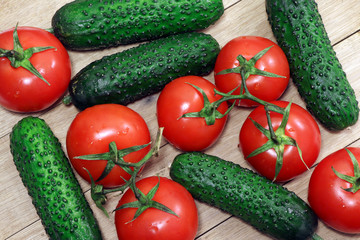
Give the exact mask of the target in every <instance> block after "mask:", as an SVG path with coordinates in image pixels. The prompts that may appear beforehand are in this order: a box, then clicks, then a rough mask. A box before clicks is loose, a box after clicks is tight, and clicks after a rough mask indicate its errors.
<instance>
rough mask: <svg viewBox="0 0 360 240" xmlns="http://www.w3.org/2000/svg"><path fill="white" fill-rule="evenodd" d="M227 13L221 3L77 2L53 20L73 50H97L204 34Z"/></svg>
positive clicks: (195, 0)
mask: <svg viewBox="0 0 360 240" xmlns="http://www.w3.org/2000/svg"><path fill="white" fill-rule="evenodd" d="M223 13H224V6H223V2H222V0H166V1H165V0H117V1H115V0H106V1H101V0H77V1H73V2H70V3H68V4H66V5H64V6H63V7H61V8H60V9H59V10H58V11H57V12H56V13H55V15H54V16H53V19H52V27H53V30H54V34H55V36H56V37H58V38H59V40H60V41H61V42H62V43H63V44H64V46H65V47H66V48H68V49H71V50H96V49H102V48H108V47H114V46H118V45H123V44H130V43H136V42H142V41H149V40H154V39H158V38H162V37H166V36H169V35H173V34H178V33H183V32H190V31H196V30H202V29H205V28H207V27H209V26H210V25H211V24H213V23H215V21H217V20H218V19H219V18H220V17H221V16H222V14H223Z"/></svg>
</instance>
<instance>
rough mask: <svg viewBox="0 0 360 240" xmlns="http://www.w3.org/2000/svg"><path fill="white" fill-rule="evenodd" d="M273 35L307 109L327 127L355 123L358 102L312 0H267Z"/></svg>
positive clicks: (338, 126)
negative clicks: (287, 61) (285, 58)
mask: <svg viewBox="0 0 360 240" xmlns="http://www.w3.org/2000/svg"><path fill="white" fill-rule="evenodd" d="M266 11H267V14H268V20H269V22H270V25H271V28H272V31H273V33H274V35H275V38H276V40H277V42H278V44H279V45H280V47H281V48H282V49H283V50H284V52H285V54H286V56H287V58H288V60H289V64H290V70H291V77H292V79H293V81H294V83H295V85H296V86H297V89H298V91H299V94H300V96H301V97H302V98H303V99H304V101H305V103H306V106H307V109H308V110H309V112H311V113H312V114H313V115H314V116H315V117H316V118H317V119H318V120H319V122H321V123H322V124H323V125H324V127H325V128H327V129H329V130H342V129H344V128H346V127H349V126H351V125H353V124H355V123H356V121H357V120H358V115H359V107H358V102H357V100H356V96H355V93H354V90H353V88H352V87H351V86H350V83H349V82H348V80H347V78H346V74H345V72H344V71H343V69H342V66H341V64H340V62H339V60H338V58H337V56H336V53H335V51H334V49H333V47H332V45H331V42H330V40H329V37H328V35H327V33H326V30H325V27H324V24H323V22H322V19H321V16H320V14H319V11H318V7H317V3H316V2H315V1H314V0H266Z"/></svg>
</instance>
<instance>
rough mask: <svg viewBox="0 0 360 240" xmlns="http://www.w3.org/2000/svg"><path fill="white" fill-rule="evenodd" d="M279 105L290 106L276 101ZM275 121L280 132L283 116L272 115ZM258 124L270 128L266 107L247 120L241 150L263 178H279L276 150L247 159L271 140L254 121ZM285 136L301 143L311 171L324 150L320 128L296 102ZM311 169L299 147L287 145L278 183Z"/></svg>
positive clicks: (258, 108)
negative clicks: (321, 148)
mask: <svg viewBox="0 0 360 240" xmlns="http://www.w3.org/2000/svg"><path fill="white" fill-rule="evenodd" d="M272 103H274V104H275V105H277V106H280V107H283V108H285V107H286V106H287V105H288V104H289V103H288V102H286V101H273V102H272ZM270 116H271V121H272V126H273V128H274V130H276V129H277V128H278V127H279V126H280V123H281V121H282V118H283V115H282V114H280V113H275V112H271V114H270ZM250 118H251V119H253V120H254V121H256V122H258V123H259V124H260V125H262V126H263V127H265V128H266V129H269V126H268V123H267V118H266V114H265V110H264V107H263V106H259V107H257V108H255V109H254V110H253V111H252V112H251V113H250V114H249V116H248V118H247V119H246V120H245V122H244V124H243V126H242V127H241V130H240V134H239V142H240V144H239V147H240V148H241V151H242V153H243V154H244V157H245V158H246V160H247V161H248V162H249V163H250V164H251V165H252V166H253V167H254V168H255V169H256V170H257V171H258V172H259V173H260V174H261V175H263V176H265V177H267V178H268V179H270V180H273V179H274V176H275V164H276V153H275V150H274V149H270V150H268V151H266V152H263V153H260V154H258V155H256V156H253V157H250V158H247V157H246V156H248V155H249V154H250V153H251V152H253V151H254V150H255V149H257V148H259V147H260V146H262V145H264V144H265V143H266V142H267V141H268V138H267V137H266V136H265V135H264V134H262V133H261V132H260V131H259V130H258V129H257V128H256V127H255V125H254V124H253V123H252V121H251V120H250ZM285 134H286V135H287V136H289V137H292V138H293V139H295V140H296V142H297V143H298V145H299V147H300V149H301V151H302V156H303V159H304V162H305V163H306V164H307V166H308V167H309V168H310V167H311V166H312V165H313V164H314V163H315V161H316V159H317V157H318V155H319V153H320V147H321V134H320V129H319V126H318V124H317V123H316V121H315V120H314V118H313V117H312V116H311V115H310V114H309V113H308V112H307V111H306V110H305V109H304V108H302V107H301V106H299V105H297V104H295V103H292V105H291V109H290V116H289V120H288V123H287V125H286V128H285ZM306 170H307V168H306V166H305V165H304V163H303V162H302V161H301V158H300V156H299V153H298V150H297V148H296V147H295V146H289V145H286V146H285V150H284V159H283V166H282V169H281V170H280V172H279V175H278V176H277V178H276V181H277V182H282V181H287V180H290V179H292V178H294V177H296V176H297V175H299V174H301V173H303V172H305V171H306Z"/></svg>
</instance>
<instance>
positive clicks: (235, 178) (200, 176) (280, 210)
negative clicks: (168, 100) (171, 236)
mask: <svg viewBox="0 0 360 240" xmlns="http://www.w3.org/2000/svg"><path fill="white" fill-rule="evenodd" d="M170 176H171V178H172V179H173V180H174V181H176V182H178V183H180V184H181V185H183V186H184V187H185V188H186V189H187V190H188V191H189V192H190V193H191V194H192V196H193V197H194V198H195V199H197V200H199V201H201V202H204V203H207V204H209V205H211V206H214V207H217V208H220V209H221V210H223V211H225V212H227V213H229V214H232V215H234V216H236V217H239V218H240V219H242V220H244V221H245V222H247V223H249V224H250V225H252V226H253V227H255V228H256V229H258V230H259V231H261V232H263V233H265V234H268V235H269V236H271V237H274V238H276V239H289V240H296V239H299V240H300V239H301V240H303V239H307V238H310V237H312V236H313V234H314V232H315V230H316V228H317V224H318V218H317V216H316V215H315V213H314V212H313V211H312V209H311V208H310V207H309V205H308V204H307V203H305V202H304V201H303V200H302V199H301V198H299V197H298V196H297V195H296V194H295V193H293V192H290V191H288V190H287V189H285V188H284V187H282V186H280V185H278V184H276V183H273V182H271V181H270V180H268V179H267V178H265V177H263V176H260V175H259V174H257V173H255V172H253V171H251V170H249V169H246V168H242V167H241V166H239V165H238V164H235V163H232V162H229V161H225V160H223V159H220V158H218V157H216V156H212V155H207V154H205V153H200V152H187V153H181V154H179V155H178V156H176V157H175V159H174V161H173V163H172V165H171V168H170Z"/></svg>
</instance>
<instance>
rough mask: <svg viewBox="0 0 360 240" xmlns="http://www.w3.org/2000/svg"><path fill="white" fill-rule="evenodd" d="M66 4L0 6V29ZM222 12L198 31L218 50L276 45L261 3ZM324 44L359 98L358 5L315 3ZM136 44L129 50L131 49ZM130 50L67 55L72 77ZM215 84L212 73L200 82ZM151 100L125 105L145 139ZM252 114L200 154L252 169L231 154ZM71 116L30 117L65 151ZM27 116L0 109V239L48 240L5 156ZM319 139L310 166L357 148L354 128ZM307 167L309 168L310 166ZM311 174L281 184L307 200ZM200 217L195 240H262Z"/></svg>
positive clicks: (39, 21)
mask: <svg viewBox="0 0 360 240" xmlns="http://www.w3.org/2000/svg"><path fill="white" fill-rule="evenodd" d="M67 2H70V0H56V1H48V0H32V1H28V0H16V1H15V0H0V7H1V8H0V13H1V14H0V31H3V30H6V29H9V28H12V27H14V26H15V25H16V24H17V23H18V24H19V25H20V26H24V25H27V26H34V27H40V28H50V27H51V18H52V16H53V14H54V13H55V11H56V10H57V9H58V8H60V7H61V6H62V5H64V4H65V3H67ZM223 2H224V6H225V8H226V10H225V13H224V15H223V16H222V17H221V18H220V19H219V21H217V22H216V23H215V24H214V25H212V26H210V27H209V28H207V29H206V30H204V32H206V33H209V34H211V35H212V36H214V37H215V38H216V39H217V40H218V42H219V43H220V45H221V46H223V45H225V44H226V43H227V42H228V41H230V40H231V39H232V38H235V37H238V36H241V35H257V36H263V37H267V38H269V39H272V40H275V39H274V36H273V34H272V31H271V29H270V26H269V24H268V22H267V15H266V13H265V2H264V1H263V0H224V1H223ZM317 3H318V5H319V11H320V14H321V15H322V18H323V21H324V24H325V27H326V30H327V32H328V35H329V38H330V40H331V42H332V43H333V45H334V48H335V51H336V52H337V56H338V58H339V60H340V62H341V64H342V65H343V68H344V70H345V72H346V74H347V76H348V79H349V81H350V83H351V85H352V86H353V88H354V90H355V93H356V96H357V97H359V94H360V81H358V79H359V77H360V74H359V70H358V69H360V61H359V58H360V16H359V10H360V1H359V0H346V1H344V0H317ZM134 45H136V44H134ZM134 45H129V46H121V47H117V48H112V49H108V50H103V51H94V52H85V53H79V52H69V54H70V57H71V61H72V67H73V73H72V74H73V75H74V74H76V73H77V72H78V71H79V70H80V69H82V68H83V67H84V66H86V65H87V64H89V63H90V62H92V61H94V60H96V59H99V58H101V57H102V56H104V55H108V54H111V53H115V52H118V51H122V50H124V49H127V48H130V47H132V46H134ZM206 78H207V79H209V80H210V81H214V78H213V74H210V75H208V76H206ZM157 97H158V94H155V95H153V96H151V97H148V98H146V99H143V100H140V101H138V102H136V103H133V104H130V105H128V106H129V107H130V108H132V109H134V110H135V111H137V112H138V113H139V114H140V115H141V116H143V117H144V119H145V121H146V122H147V124H148V126H149V128H150V131H151V134H152V137H153V138H154V136H155V134H156V131H157V121H156V111H155V110H156V109H155V103H156V100H157ZM281 99H282V100H288V101H289V100H292V101H293V102H295V103H297V104H299V105H301V106H304V102H303V101H302V100H301V98H300V97H299V95H298V93H297V90H296V88H295V87H294V85H293V84H292V83H291V84H290V85H289V87H288V89H287V90H286V92H285V94H284V95H283V96H282V97H281ZM250 111H251V109H244V108H237V109H234V111H232V112H231V113H230V117H229V121H228V123H227V125H226V128H225V130H224V132H223V134H222V136H221V139H220V140H219V141H218V142H217V143H216V144H215V145H214V146H213V147H211V148H209V149H207V150H206V152H207V153H209V154H214V155H217V156H219V157H221V158H224V159H226V160H230V161H234V162H236V163H238V164H240V165H242V166H243V167H248V168H251V167H250V166H249V165H248V164H247V162H246V161H245V160H244V158H243V156H242V153H241V151H240V150H239V149H238V147H237V145H238V134H239V130H240V127H241V125H242V123H243V121H244V120H245V118H246V117H247V115H248V114H249V112H250ZM77 113H78V111H77V110H76V109H75V107H74V106H68V107H67V106H64V105H62V104H61V103H60V102H58V103H56V104H55V105H54V106H53V107H51V108H50V109H48V110H46V111H43V112H40V113H36V114H33V115H36V116H41V117H42V118H43V119H45V121H46V122H47V123H48V124H49V125H50V127H51V128H52V129H53V131H54V133H55V135H56V136H57V137H58V138H59V139H60V141H61V143H62V144H63V148H64V150H66V147H65V137H66V132H67V129H68V127H69V125H70V123H71V121H72V120H73V119H74V117H75V116H76V114H77ZM24 116H26V114H17V113H12V112H9V111H6V110H5V109H2V108H0V126H1V127H0V202H1V205H0V239H9V240H17V239H19V240H20V239H37V240H42V239H48V237H47V236H46V233H45V231H44V228H43V226H42V225H41V222H40V220H39V217H38V215H37V214H36V211H35V209H34V207H33V205H32V203H31V198H30V197H29V196H28V194H27V191H26V189H25V187H24V186H23V185H22V183H21V180H20V177H19V175H18V173H17V171H16V168H15V166H14V164H13V161H12V156H11V154H10V150H9V133H10V131H11V128H12V127H13V125H14V124H15V123H16V122H17V121H18V120H20V119H21V118H23V117H24ZM320 129H321V134H322V149H321V152H320V156H319V158H318V160H317V162H319V161H320V160H321V159H323V158H324V157H325V156H327V155H328V154H330V153H332V152H334V151H335V150H338V149H340V148H343V147H345V146H349V145H351V146H357V147H360V141H359V136H360V122H358V123H357V124H355V125H354V126H352V127H350V128H347V129H345V130H343V131H340V132H330V131H328V130H326V129H324V128H323V127H322V126H320ZM179 152H180V151H179V150H176V149H174V148H173V147H172V146H171V145H170V144H168V143H167V142H166V141H164V142H163V145H162V148H161V150H160V156H159V157H157V158H153V159H151V161H150V162H149V163H148V164H147V165H146V168H145V170H144V172H143V173H142V176H140V177H146V176H151V175H161V176H167V177H168V176H169V174H168V173H169V166H170V164H171V162H172V160H173V158H174V157H175V156H176V154H178V153H179ZM312 169H313V168H312ZM312 169H311V170H310V171H308V172H306V173H304V174H302V175H301V176H299V177H297V178H296V179H294V180H293V181H291V182H289V183H287V184H286V185H285V186H286V187H288V188H289V189H290V190H292V191H294V192H295V193H297V194H298V195H299V196H300V197H301V198H302V199H304V200H305V201H307V185H308V181H309V178H310V176H311V173H312ZM77 177H78V180H79V182H80V184H81V187H82V189H83V191H84V192H85V195H86V197H87V199H88V201H89V202H90V204H91V207H92V209H93V211H94V214H95V216H96V218H97V219H98V221H99V224H100V227H101V230H102V232H103V235H104V239H109V240H110V239H111V240H112V239H117V236H116V231H115V227H114V219H113V215H111V216H110V218H109V219H108V218H106V217H105V216H104V215H103V214H102V212H101V211H100V210H98V209H97V208H96V207H95V205H94V203H93V202H92V200H91V199H90V192H89V184H88V183H87V182H85V181H84V180H82V179H81V178H80V177H79V176H78V175H77ZM108 197H109V200H108V203H107V204H106V206H105V207H106V208H107V209H108V210H109V211H111V210H112V209H114V207H115V205H116V204H117V202H118V200H119V199H120V197H121V196H120V195H119V194H111V195H110V196H108ZM197 206H198V211H199V217H200V219H199V229H198V234H197V236H198V237H197V239H201V240H205V239H207V240H224V239H229V240H230V239H231V240H233V239H240V240H245V239H269V238H268V237H266V236H264V235H263V234H261V233H259V232H257V231H256V230H254V229H253V228H252V227H250V226H249V225H247V224H246V223H244V222H242V221H241V220H239V219H237V218H235V217H232V216H230V215H229V214H226V213H223V212H221V211H220V210H218V209H215V208H213V207H209V206H208V205H205V204H202V203H199V202H197ZM317 233H318V234H319V235H320V236H322V237H323V238H324V239H334V240H338V239H359V238H360V236H359V235H354V236H352V235H346V234H341V233H338V232H336V231H334V230H332V229H330V228H328V227H326V226H325V225H324V224H323V223H322V222H321V221H320V224H319V227H318V230H317Z"/></svg>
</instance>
